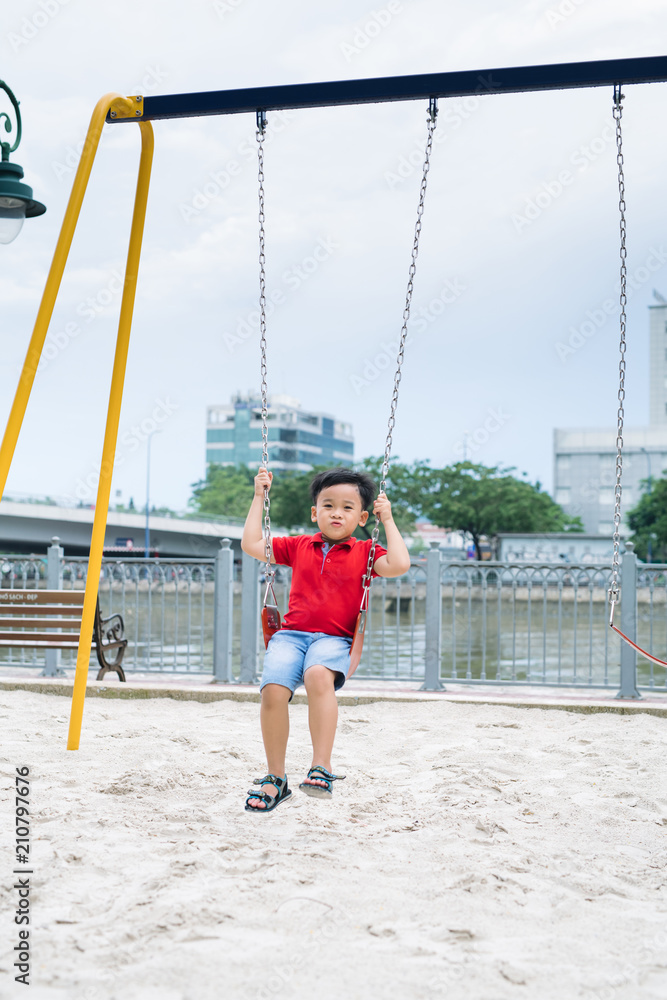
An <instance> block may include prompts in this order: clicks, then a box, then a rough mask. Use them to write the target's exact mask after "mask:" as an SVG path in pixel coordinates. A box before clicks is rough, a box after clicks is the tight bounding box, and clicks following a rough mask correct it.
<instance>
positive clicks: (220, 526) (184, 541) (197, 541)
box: [0, 497, 244, 559]
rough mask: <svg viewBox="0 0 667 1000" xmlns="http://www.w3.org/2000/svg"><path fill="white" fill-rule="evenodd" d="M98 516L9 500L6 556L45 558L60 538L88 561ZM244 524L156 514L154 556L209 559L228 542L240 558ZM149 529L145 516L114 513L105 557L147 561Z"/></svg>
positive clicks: (1, 509)
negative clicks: (146, 531) (225, 541)
mask: <svg viewBox="0 0 667 1000" xmlns="http://www.w3.org/2000/svg"><path fill="white" fill-rule="evenodd" d="M94 516H95V509H94V507H91V506H68V505H67V504H66V503H63V502H62V501H60V502H59V501H56V500H50V499H48V498H44V499H39V500H37V499H33V498H29V499H17V498H15V497H7V498H6V499H3V500H2V501H1V502H0V551H2V552H6V553H10V552H11V553H17V554H18V553H39V554H43V553H45V552H46V548H47V546H48V545H49V544H50V543H51V539H52V538H53V536H54V535H57V536H58V538H59V539H60V544H61V545H62V546H63V547H64V549H65V554H66V555H72V556H75V555H87V554H88V550H89V547H90V536H91V532H92V527H93V518H94ZM243 524H244V521H243V519H241V518H234V517H230V518H225V517H214V516H211V517H199V516H193V515H187V514H176V515H172V516H168V515H165V514H158V513H156V514H151V516H150V553H149V555H157V556H169V557H179V558H191V559H196V558H206V557H209V556H214V555H215V554H216V552H218V550H219V549H220V540H221V539H222V538H230V539H231V540H232V548H233V549H234V550H235V552H237V553H238V554H239V555H240V553H241V536H242V534H243ZM145 528H146V515H145V514H144V513H140V512H139V511H127V510H123V511H113V510H110V511H109V516H108V518H107V528H106V534H105V538H104V555H108V556H118V555H127V556H129V557H133V556H134V557H136V556H139V557H142V556H145V555H146V552H145Z"/></svg>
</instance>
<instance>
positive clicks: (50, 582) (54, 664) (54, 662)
mask: <svg viewBox="0 0 667 1000" xmlns="http://www.w3.org/2000/svg"><path fill="white" fill-rule="evenodd" d="M59 542H60V539H59V538H58V536H57V535H54V536H53V538H52V539H51V544H50V545H49V547H48V549H47V550H46V587H47V590H62V588H63V566H62V557H63V555H64V550H63V549H62V548H61V547H60V545H59ZM41 676H42V677H59V676H60V677H64V676H65V671H64V670H63V669H62V668H61V666H60V650H59V649H45V650H44V670H43V671H42V674H41Z"/></svg>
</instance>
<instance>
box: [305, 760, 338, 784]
mask: <svg viewBox="0 0 667 1000" xmlns="http://www.w3.org/2000/svg"><path fill="white" fill-rule="evenodd" d="M314 771H321V773H322V774H323V775H324V779H325V780H327V781H336V780H338V781H340V780H342V779H343V778H345V777H346V775H344V774H332V773H331V771H327V769H326V767H322V765H321V764H316V765H315V767H311V769H310V771H309V772H308V777H309V778H312V777H313V772H314Z"/></svg>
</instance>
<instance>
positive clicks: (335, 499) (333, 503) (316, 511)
mask: <svg viewBox="0 0 667 1000" xmlns="http://www.w3.org/2000/svg"><path fill="white" fill-rule="evenodd" d="M310 510H311V516H312V520H313V521H317V526H318V528H319V529H320V531H321V532H322V534H323V535H324V537H325V538H326V539H328V540H330V541H332V542H342V541H344V540H345V539H347V538H349V537H350V535H351V534H352V532H353V531H354V529H355V528H356V527H357V525H358V524H361V525H363V524H366V521H367V520H368V511H367V510H362V509H361V497H360V495H359V489H358V488H357V486H355V484H354V483H339V484H338V485H337V486H327V488H326V489H324V490H322V492H321V493H320V495H319V496H318V498H317V504H316V506H315V507H311V509H310Z"/></svg>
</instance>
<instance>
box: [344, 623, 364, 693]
mask: <svg viewBox="0 0 667 1000" xmlns="http://www.w3.org/2000/svg"><path fill="white" fill-rule="evenodd" d="M365 632H366V611H365V610H364V611H360V612H359V615H358V617H357V624H356V625H355V628H354V637H353V639H352V645H351V646H350V669H349V670H348V672H347V676H348V677H351V676H352V674H353V673H354V671H355V670H356V669H357V667H358V666H359V661H360V660H361V653H362V650H363V648H364V633H365Z"/></svg>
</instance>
